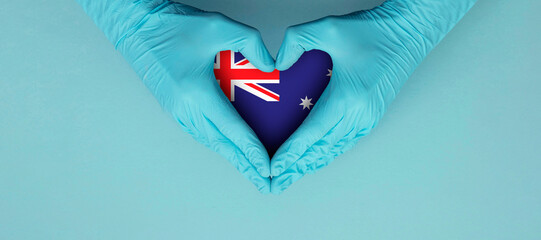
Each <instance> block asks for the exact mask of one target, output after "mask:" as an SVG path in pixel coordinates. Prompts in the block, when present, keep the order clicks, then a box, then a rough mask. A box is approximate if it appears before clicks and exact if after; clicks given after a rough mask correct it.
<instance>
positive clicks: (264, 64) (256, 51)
mask: <svg viewBox="0 0 541 240" xmlns="http://www.w3.org/2000/svg"><path fill="white" fill-rule="evenodd" d="M242 42H243V43H242V44H241V45H240V46H239V47H238V49H237V50H235V51H236V52H240V53H242V55H243V56H244V57H246V58H247V59H248V61H250V63H251V64H252V65H254V66H255V67H256V68H258V69H259V70H261V71H263V72H272V71H274V59H273V58H272V56H271V55H270V53H269V51H268V50H267V47H266V46H265V44H264V43H263V39H262V38H261V34H260V33H259V32H258V31H257V30H255V29H253V30H248V31H247V32H246V39H245V40H244V41H242Z"/></svg>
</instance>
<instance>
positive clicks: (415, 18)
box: [375, 0, 477, 57]
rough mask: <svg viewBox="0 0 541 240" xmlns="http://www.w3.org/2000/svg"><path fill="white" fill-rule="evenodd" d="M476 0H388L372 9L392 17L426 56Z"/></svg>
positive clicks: (420, 52)
mask: <svg viewBox="0 0 541 240" xmlns="http://www.w3.org/2000/svg"><path fill="white" fill-rule="evenodd" d="M475 2H477V0H388V1H386V2H385V3H383V4H382V5H381V6H379V7H378V8H377V9H375V11H377V12H378V13H379V14H381V15H383V16H388V17H391V18H392V19H393V20H394V22H396V24H398V25H399V28H397V29H399V30H397V31H406V32H407V35H408V36H410V37H411V38H412V40H413V42H415V43H416V47H417V50H418V51H419V52H418V53H419V54H420V55H421V56H420V57H422V56H423V55H425V56H426V54H428V52H430V51H431V50H432V49H433V48H434V47H435V46H436V45H437V44H438V43H439V42H440V41H441V40H442V39H443V37H445V35H447V33H449V31H451V29H452V28H453V27H454V26H455V25H456V24H457V23H458V22H459V21H460V19H462V17H463V16H464V15H465V14H466V13H467V12H468V11H469V10H470V8H471V7H472V6H473V5H474V4H475Z"/></svg>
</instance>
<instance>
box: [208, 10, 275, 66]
mask: <svg viewBox="0 0 541 240" xmlns="http://www.w3.org/2000/svg"><path fill="white" fill-rule="evenodd" d="M212 14H213V16H214V17H215V19H218V21H221V22H223V23H225V24H223V27H221V29H219V30H220V32H222V33H223V34H224V35H225V38H226V39H225V40H224V41H221V43H222V44H223V45H222V46H221V51H225V50H232V51H234V52H240V53H242V55H243V56H244V57H246V58H247V59H248V61H250V63H251V64H252V65H254V66H255V67H256V68H258V69H259V70H261V71H264V72H272V71H274V59H273V58H272V56H271V55H270V53H269V51H268V49H267V47H266V46H265V43H264V42H263V39H262V38H261V34H260V33H259V31H258V30H256V29H255V28H253V27H250V26H247V25H244V24H242V23H239V22H236V21H234V20H232V19H230V18H228V17H226V16H224V15H223V14H220V13H212Z"/></svg>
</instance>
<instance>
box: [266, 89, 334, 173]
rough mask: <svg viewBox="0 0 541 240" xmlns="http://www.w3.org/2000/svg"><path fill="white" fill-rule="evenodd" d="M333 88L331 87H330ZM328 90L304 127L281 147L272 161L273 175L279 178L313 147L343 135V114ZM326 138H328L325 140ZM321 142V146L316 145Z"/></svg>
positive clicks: (306, 120)
mask: <svg viewBox="0 0 541 240" xmlns="http://www.w3.org/2000/svg"><path fill="white" fill-rule="evenodd" d="M329 86H331V85H329ZM329 92H330V90H329V88H327V89H326V90H325V92H324V93H323V95H322V97H321V98H320V100H319V101H318V102H317V104H316V106H315V107H314V109H313V110H312V112H311V113H310V114H309V115H308V117H307V118H306V119H305V120H304V122H303V123H302V125H301V126H300V127H299V128H298V129H297V130H296V131H295V132H294V133H293V134H292V135H291V136H290V137H289V138H288V139H287V140H286V141H285V142H284V143H283V144H282V146H280V148H279V149H278V151H277V152H276V154H275V155H274V157H273V158H272V160H271V175H272V176H278V175H280V174H282V173H283V172H284V171H285V170H286V169H288V168H289V167H290V166H292V165H293V164H294V163H295V162H296V161H297V160H298V159H300V158H301V157H302V156H303V155H304V154H305V153H306V151H307V150H308V149H310V148H311V147H315V148H317V147H318V146H322V145H324V143H321V142H319V141H320V140H321V139H334V138H339V137H342V136H344V134H341V131H342V128H343V127H344V126H343V125H341V124H342V121H343V115H342V114H343V113H342V112H340V110H339V108H337V107H335V105H334V104H333V102H332V100H330V99H329V97H327V96H329V95H330V94H329ZM325 137H326V138H325ZM318 142H319V145H314V144H316V143H318Z"/></svg>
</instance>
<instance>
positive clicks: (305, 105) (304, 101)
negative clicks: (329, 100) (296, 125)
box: [299, 96, 314, 110]
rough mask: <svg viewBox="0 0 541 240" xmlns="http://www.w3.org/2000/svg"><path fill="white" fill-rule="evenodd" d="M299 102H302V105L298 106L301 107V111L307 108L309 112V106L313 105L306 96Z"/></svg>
mask: <svg viewBox="0 0 541 240" xmlns="http://www.w3.org/2000/svg"><path fill="white" fill-rule="evenodd" d="M301 101H302V103H301V104H299V105H301V106H302V110H304V109H305V108H308V110H310V106H312V105H314V104H313V103H312V99H311V98H310V99H308V96H306V97H305V98H304V99H302V98H301Z"/></svg>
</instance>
